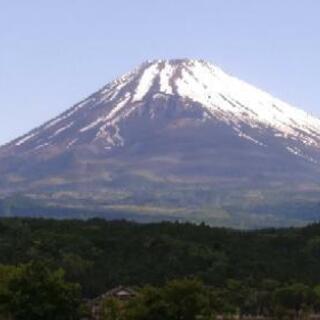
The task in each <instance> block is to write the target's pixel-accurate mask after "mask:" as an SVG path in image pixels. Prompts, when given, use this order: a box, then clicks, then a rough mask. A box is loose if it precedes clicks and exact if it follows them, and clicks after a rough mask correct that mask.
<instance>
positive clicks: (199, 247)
mask: <svg viewBox="0 0 320 320" xmlns="http://www.w3.org/2000/svg"><path fill="white" fill-rule="evenodd" d="M37 260H41V261H46V262H47V263H48V264H50V265H51V266H52V267H53V268H63V269H64V270H65V272H66V278H67V280H68V281H71V282H75V283H79V284H80V285H81V287H82V291H83V296H85V297H94V296H97V295H99V294H101V293H103V292H104V291H105V290H107V289H109V288H112V287H115V286H117V285H120V284H122V285H129V286H143V285H145V284H152V285H163V283H165V282H166V281H167V280H170V279H176V278H184V277H190V276H192V277H197V278H199V279H201V280H202V281H203V282H204V283H205V284H206V285H209V286H215V287H221V288H222V287H224V286H226V284H227V283H228V282H230V280H235V281H239V282H241V283H243V284H245V285H246V286H249V287H259V286H262V285H263V284H265V283H267V282H268V281H276V282H278V283H282V284H291V283H294V282H299V283H304V284H306V285H309V286H312V287H314V286H316V285H318V284H320V273H319V272H318V271H319V270H320V225H319V224H314V225H310V226H308V227H304V228H290V229H278V230H276V229H268V230H258V231H236V230H231V229H226V228H211V227H208V226H206V225H204V224H202V225H193V224H188V223H184V224H181V223H169V222H163V223H157V224H137V223H132V222H126V221H105V220H101V219H92V220H88V221H81V220H64V221H57V220H46V219H27V218H25V219H24V218H16V219H5V218H4V219H1V220H0V264H3V265H18V264H23V263H28V262H29V261H37Z"/></svg>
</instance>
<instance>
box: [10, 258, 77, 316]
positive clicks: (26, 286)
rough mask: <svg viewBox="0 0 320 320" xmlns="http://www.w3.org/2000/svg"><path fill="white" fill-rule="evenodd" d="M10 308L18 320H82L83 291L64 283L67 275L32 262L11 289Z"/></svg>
mask: <svg viewBox="0 0 320 320" xmlns="http://www.w3.org/2000/svg"><path fill="white" fill-rule="evenodd" d="M6 301H7V303H8V305H7V308H8V310H9V311H10V313H11V315H12V316H13V317H14V319H15V320H40V319H41V320H75V319H78V318H79V306H80V288H79V286H78V285H75V284H70V283H67V282H65V280H64V272H63V271H62V270H61V269H60V270H56V271H51V270H50V269H49V268H48V267H47V266H46V265H44V264H43V263H39V262H32V263H29V264H27V265H25V266H23V267H22V270H21V272H19V273H17V274H16V276H14V277H13V278H12V279H11V280H10V282H9V285H8V292H7V296H6Z"/></svg>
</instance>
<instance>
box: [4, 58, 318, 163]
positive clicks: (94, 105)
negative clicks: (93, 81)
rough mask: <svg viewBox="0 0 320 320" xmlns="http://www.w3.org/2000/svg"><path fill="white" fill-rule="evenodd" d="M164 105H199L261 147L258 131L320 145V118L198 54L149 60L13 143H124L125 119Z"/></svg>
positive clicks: (204, 115)
mask: <svg viewBox="0 0 320 320" xmlns="http://www.w3.org/2000/svg"><path fill="white" fill-rule="evenodd" d="M170 99H171V100H172V99H174V101H175V102H174V103H173V102H170V103H169V102H168V101H169V100H170ZM159 101H160V102H159ZM159 104H165V105H167V106H168V105H170V106H171V108H173V106H175V108H176V107H177V106H179V108H180V110H184V111H183V112H189V111H188V110H191V109H194V108H196V109H197V110H198V111H197V112H196V114H197V116H196V120H201V121H204V122H208V121H209V122H210V121H211V122H212V121H215V122H219V123H223V124H225V125H228V126H229V127H230V128H231V130H233V132H235V133H236V134H237V135H238V136H239V137H241V138H242V139H247V140H248V141H250V142H251V143H255V144H257V145H260V146H267V145H268V143H267V142H266V141H264V139H260V134H257V133H259V132H262V131H266V130H267V131H268V132H269V133H270V132H271V133H270V134H272V135H273V136H274V137H275V138H277V139H287V141H293V142H294V143H296V142H299V143H301V144H302V145H303V146H314V147H317V148H319V147H320V138H319V137H320V120H319V119H317V118H314V117H312V116H310V115H308V114H307V113H306V112H304V111H302V110H300V109H297V108H295V107H292V106H290V105H288V104H286V103H284V102H282V101H280V100H279V99H276V98H274V97H272V96H271V95H270V94H268V93H266V92H264V91H262V90H259V89H257V88H255V87H253V86H251V85H249V84H247V83H245V82H243V81H241V80H239V79H237V78H235V77H232V76H230V75H228V74H227V73H225V72H224V71H222V70H221V69H220V68H218V67H216V66H214V65H213V64H210V63H208V62H206V61H204V60H196V59H170V60H151V61H146V62H145V63H143V64H142V65H140V66H139V67H138V68H136V69H134V70H133V71H132V72H129V73H127V74H125V75H124V76H122V77H120V78H118V79H116V80H114V81H113V82H111V83H109V84H108V85H106V86H105V87H103V88H102V89H101V90H99V91H98V92H96V93H94V94H93V95H91V96H90V97H88V98H87V99H85V100H83V101H82V102H80V103H78V104H76V105H75V106H73V107H72V108H71V109H69V110H67V111H66V112H65V113H63V114H61V115H60V116H58V117H57V118H55V119H53V120H51V121H49V122H48V123H46V124H44V125H43V126H41V127H40V128H37V129H35V130H33V131H32V132H30V133H28V134H26V135H25V136H23V137H21V138H19V139H17V140H15V141H13V143H12V144H10V145H9V147H10V146H11V147H13V148H22V149H26V150H30V147H31V149H32V150H42V149H47V148H50V147H53V146H55V145H56V144H57V143H58V144H61V143H63V144H65V145H66V146H67V147H68V148H70V147H72V146H74V145H78V144H81V143H88V142H89V141H91V142H94V141H101V142H102V143H103V144H104V145H105V147H106V148H113V147H115V146H123V145H124V144H125V142H126V141H125V139H124V138H123V136H122V134H121V131H122V130H123V127H124V126H125V121H126V119H128V118H130V117H133V116H135V115H139V114H142V113H146V112H147V113H148V114H149V116H150V118H156V117H157V114H158V113H159V112H160V110H161V108H160V107H159ZM142 110H143V111H142ZM121 128H122V129H121ZM286 148H287V151H288V152H291V153H294V154H295V155H299V156H302V157H303V154H304V152H303V151H302V150H301V148H297V147H296V146H295V147H292V146H291V145H290V143H287V145H286ZM308 159H309V160H310V159H311V158H309V157H308Z"/></svg>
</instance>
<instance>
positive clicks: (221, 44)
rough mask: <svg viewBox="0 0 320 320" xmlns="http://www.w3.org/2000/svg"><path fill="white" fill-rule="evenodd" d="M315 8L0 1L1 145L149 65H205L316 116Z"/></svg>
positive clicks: (242, 2) (171, 0) (300, 4)
mask: <svg viewBox="0 0 320 320" xmlns="http://www.w3.org/2000/svg"><path fill="white" fill-rule="evenodd" d="M319 14H320V1H319V0H303V1H298V0H281V1H279V0H265V1H259V0H220V1H218V0H156V1H151V0H135V1H132V0H126V1H124V0H113V1H109V0H54V1H43V0H28V1H21V0H0V128H1V129H0V144H2V143H5V142H7V141H9V140H10V139H12V138H14V137H16V136H18V135H20V134H23V133H25V132H26V131H28V130H29V129H32V128H33V127H35V126H37V125H39V124H41V123H42V122H44V121H45V120H48V119H50V118H51V117H53V116H55V115H57V114H58V113H60V112H62V111H64V110H65V109H66V108H68V107H70V106H71V105H72V104H74V103H76V102H78V101H79V100H80V99H82V98H83V97H85V96H87V95H88V94H90V93H92V92H94V91H95V90H97V89H98V88H100V87H101V86H102V85H104V84H105V83H107V82H109V81H110V80H112V79H113V78H115V77H117V76H119V75H121V74H122V73H124V72H126V71H129V70H131V69H132V68H133V67H135V66H136V65H137V64H140V63H141V62H143V61H144V60H147V59H154V58H178V57H189V58H202V59H205V60H208V61H210V62H213V63H215V64H217V65H219V66H220V67H221V68H223V69H224V70H225V71H227V72H229V73H232V74H233V75H236V76H237V77H239V78H241V79H243V80H246V81H248V82H250V83H252V84H254V85H256V86H258V87H260V88H262V89H265V90H267V91H269V92H270V93H272V94H273V95H275V96H277V97H280V98H282V99H283V100H285V101H287V102H289V103H291V104H294V105H297V106H301V107H303V108H304V109H305V110H307V111H310V112H312V113H313V114H316V115H318V116H319V115H320V94H319V84H320V81H319V79H320V58H319V57H320V34H319V32H320V19H319Z"/></svg>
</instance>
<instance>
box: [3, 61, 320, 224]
mask: <svg viewBox="0 0 320 320" xmlns="http://www.w3.org/2000/svg"><path fill="white" fill-rule="evenodd" d="M319 161H320V120H319V119H317V118H315V117H312V116H311V115H308V114H307V113H306V112H304V111H302V110H299V109H297V108H294V107H291V106H290V105H288V104H286V103H284V102H282V101H280V100H278V99H276V98H273V97H272V96H270V95H269V94H267V93H265V92H263V91H261V90H258V89H256V88H254V87H252V86H250V85H248V84H246V83H244V82H242V81H240V80H238V79H236V78H234V77H231V76H229V75H227V74H226V73H224V72H223V71H222V70H220V69H219V68H217V67H215V66H213V65H211V64H208V63H206V62H204V61H198V60H169V61H165V60H158V61H149V62H146V63H144V64H143V65H141V66H140V67H138V68H137V69H135V70H134V71H133V72H131V73H128V74H126V75H124V76H123V77H121V78H120V79H118V80H115V81H113V82H112V83H110V84H108V85H107V86H105V87H104V88H102V89H101V90H99V91H98V92H96V93H94V94H93V95H91V96H90V97H88V98H87V99H85V100H83V101H82V102H80V103H79V104H77V105H75V106H73V107H72V108H71V109H69V110H67V111H66V112H65V113H63V114H61V115H59V116H58V117H57V118H55V119H53V120H51V121H49V122H47V123H46V124H44V125H43V126H41V127H39V128H36V129H35V130H33V131H31V132H29V133H28V134H26V135H25V136H23V137H20V138H18V139H16V140H14V141H12V142H11V143H9V144H7V145H5V146H3V147H2V148H1V149H0V164H1V166H0V173H1V175H2V176H3V180H2V181H1V182H0V190H1V191H2V193H3V194H6V195H7V194H11V193H13V192H17V191H19V192H21V193H23V194H27V195H28V196H29V197H32V198H35V199H37V200H39V199H42V200H43V201H44V202H45V203H50V204H52V205H57V204H59V205H68V206H72V207H81V208H83V207H85V208H89V209H94V210H97V209H99V210H102V211H103V210H117V211H119V216H121V212H124V211H125V212H127V211H129V212H134V213H137V214H147V215H152V216H154V217H155V219H161V218H162V217H174V218H175V217H176V218H179V219H180V218H181V219H189V220H195V221H200V220H205V221H208V222H210V223H213V224H224V225H225V224H228V225H230V224H231V225H234V224H239V223H243V224H244V225H253V226H260V225H274V224H297V223H303V222H305V221H311V220H314V219H317V212H318V196H319V183H318V181H320V180H319V177H320V170H319V169H320V166H319Z"/></svg>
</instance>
